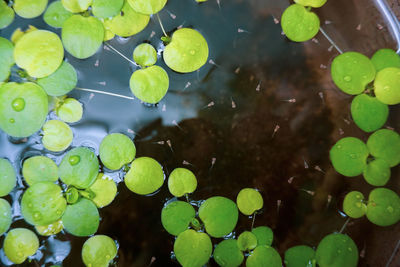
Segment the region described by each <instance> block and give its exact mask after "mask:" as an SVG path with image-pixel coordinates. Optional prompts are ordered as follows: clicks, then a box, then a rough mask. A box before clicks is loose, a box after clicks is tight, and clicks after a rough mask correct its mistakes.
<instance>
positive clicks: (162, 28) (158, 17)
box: [156, 13, 169, 38]
mask: <svg viewBox="0 0 400 267" xmlns="http://www.w3.org/2000/svg"><path fill="white" fill-rule="evenodd" d="M156 16H157V20H158V23H160V26H161V30H162V32H163V33H164V36H165V37H167V38H169V36H168V34H167V33H166V32H165V29H164V26H163V24H162V22H161V19H160V16H159V15H158V13H157V14H156Z"/></svg>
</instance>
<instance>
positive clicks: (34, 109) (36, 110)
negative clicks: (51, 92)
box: [0, 83, 48, 137]
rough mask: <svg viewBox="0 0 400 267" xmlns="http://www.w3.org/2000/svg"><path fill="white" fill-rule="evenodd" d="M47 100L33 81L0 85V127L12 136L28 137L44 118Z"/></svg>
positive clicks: (38, 127)
mask: <svg viewBox="0 0 400 267" xmlns="http://www.w3.org/2000/svg"><path fill="white" fill-rule="evenodd" d="M47 112H48V100H47V95H46V93H45V91H44V90H43V89H42V88H41V87H40V86H38V85H36V84H34V83H22V84H18V83H4V84H2V85H0V128H1V129H2V130H3V131H4V132H6V133H7V134H9V135H11V136H14V137H28V136H30V135H32V134H34V133H35V132H37V131H39V130H40V128H41V127H42V125H43V123H44V122H45V120H46V116H47Z"/></svg>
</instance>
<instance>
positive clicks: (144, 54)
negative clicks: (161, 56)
mask: <svg viewBox="0 0 400 267" xmlns="http://www.w3.org/2000/svg"><path fill="white" fill-rule="evenodd" d="M133 60H134V61H135V62H136V63H137V64H139V65H140V66H141V67H142V68H143V67H149V66H153V65H154V64H156V62H157V51H156V49H155V48H154V47H153V46H152V45H151V44H148V43H143V44H140V45H138V46H136V48H135V50H133Z"/></svg>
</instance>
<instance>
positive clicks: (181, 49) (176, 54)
mask: <svg viewBox="0 0 400 267" xmlns="http://www.w3.org/2000/svg"><path fill="white" fill-rule="evenodd" d="M163 57H164V61H165V64H167V66H168V67H169V68H171V69H172V70H174V71H177V72H181V73H188V72H193V71H196V70H198V69H200V68H201V67H202V66H203V65H204V64H206V62H207V59H208V44H207V41H206V39H204V37H203V35H201V34H200V33H199V32H198V31H196V30H193V29H189V28H182V29H179V30H177V31H175V32H174V34H173V35H172V39H171V42H170V43H169V44H168V45H167V46H166V47H165V50H164V53H163Z"/></svg>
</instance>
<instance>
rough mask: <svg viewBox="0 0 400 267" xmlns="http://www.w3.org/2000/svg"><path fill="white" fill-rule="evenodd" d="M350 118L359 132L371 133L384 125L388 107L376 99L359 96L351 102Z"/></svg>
mask: <svg viewBox="0 0 400 267" xmlns="http://www.w3.org/2000/svg"><path fill="white" fill-rule="evenodd" d="M351 116H352V118H353V120H354V122H355V124H356V125H357V126H358V127H360V129H361V130H363V131H364V132H373V131H376V130H378V129H379V128H381V127H382V126H383V125H384V124H385V122H386V120H387V118H388V116H389V107H388V106H387V105H385V104H383V103H382V102H381V101H379V100H378V99H376V97H372V96H369V95H366V94H360V95H358V96H356V97H355V98H354V99H353V101H352V102H351Z"/></svg>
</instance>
